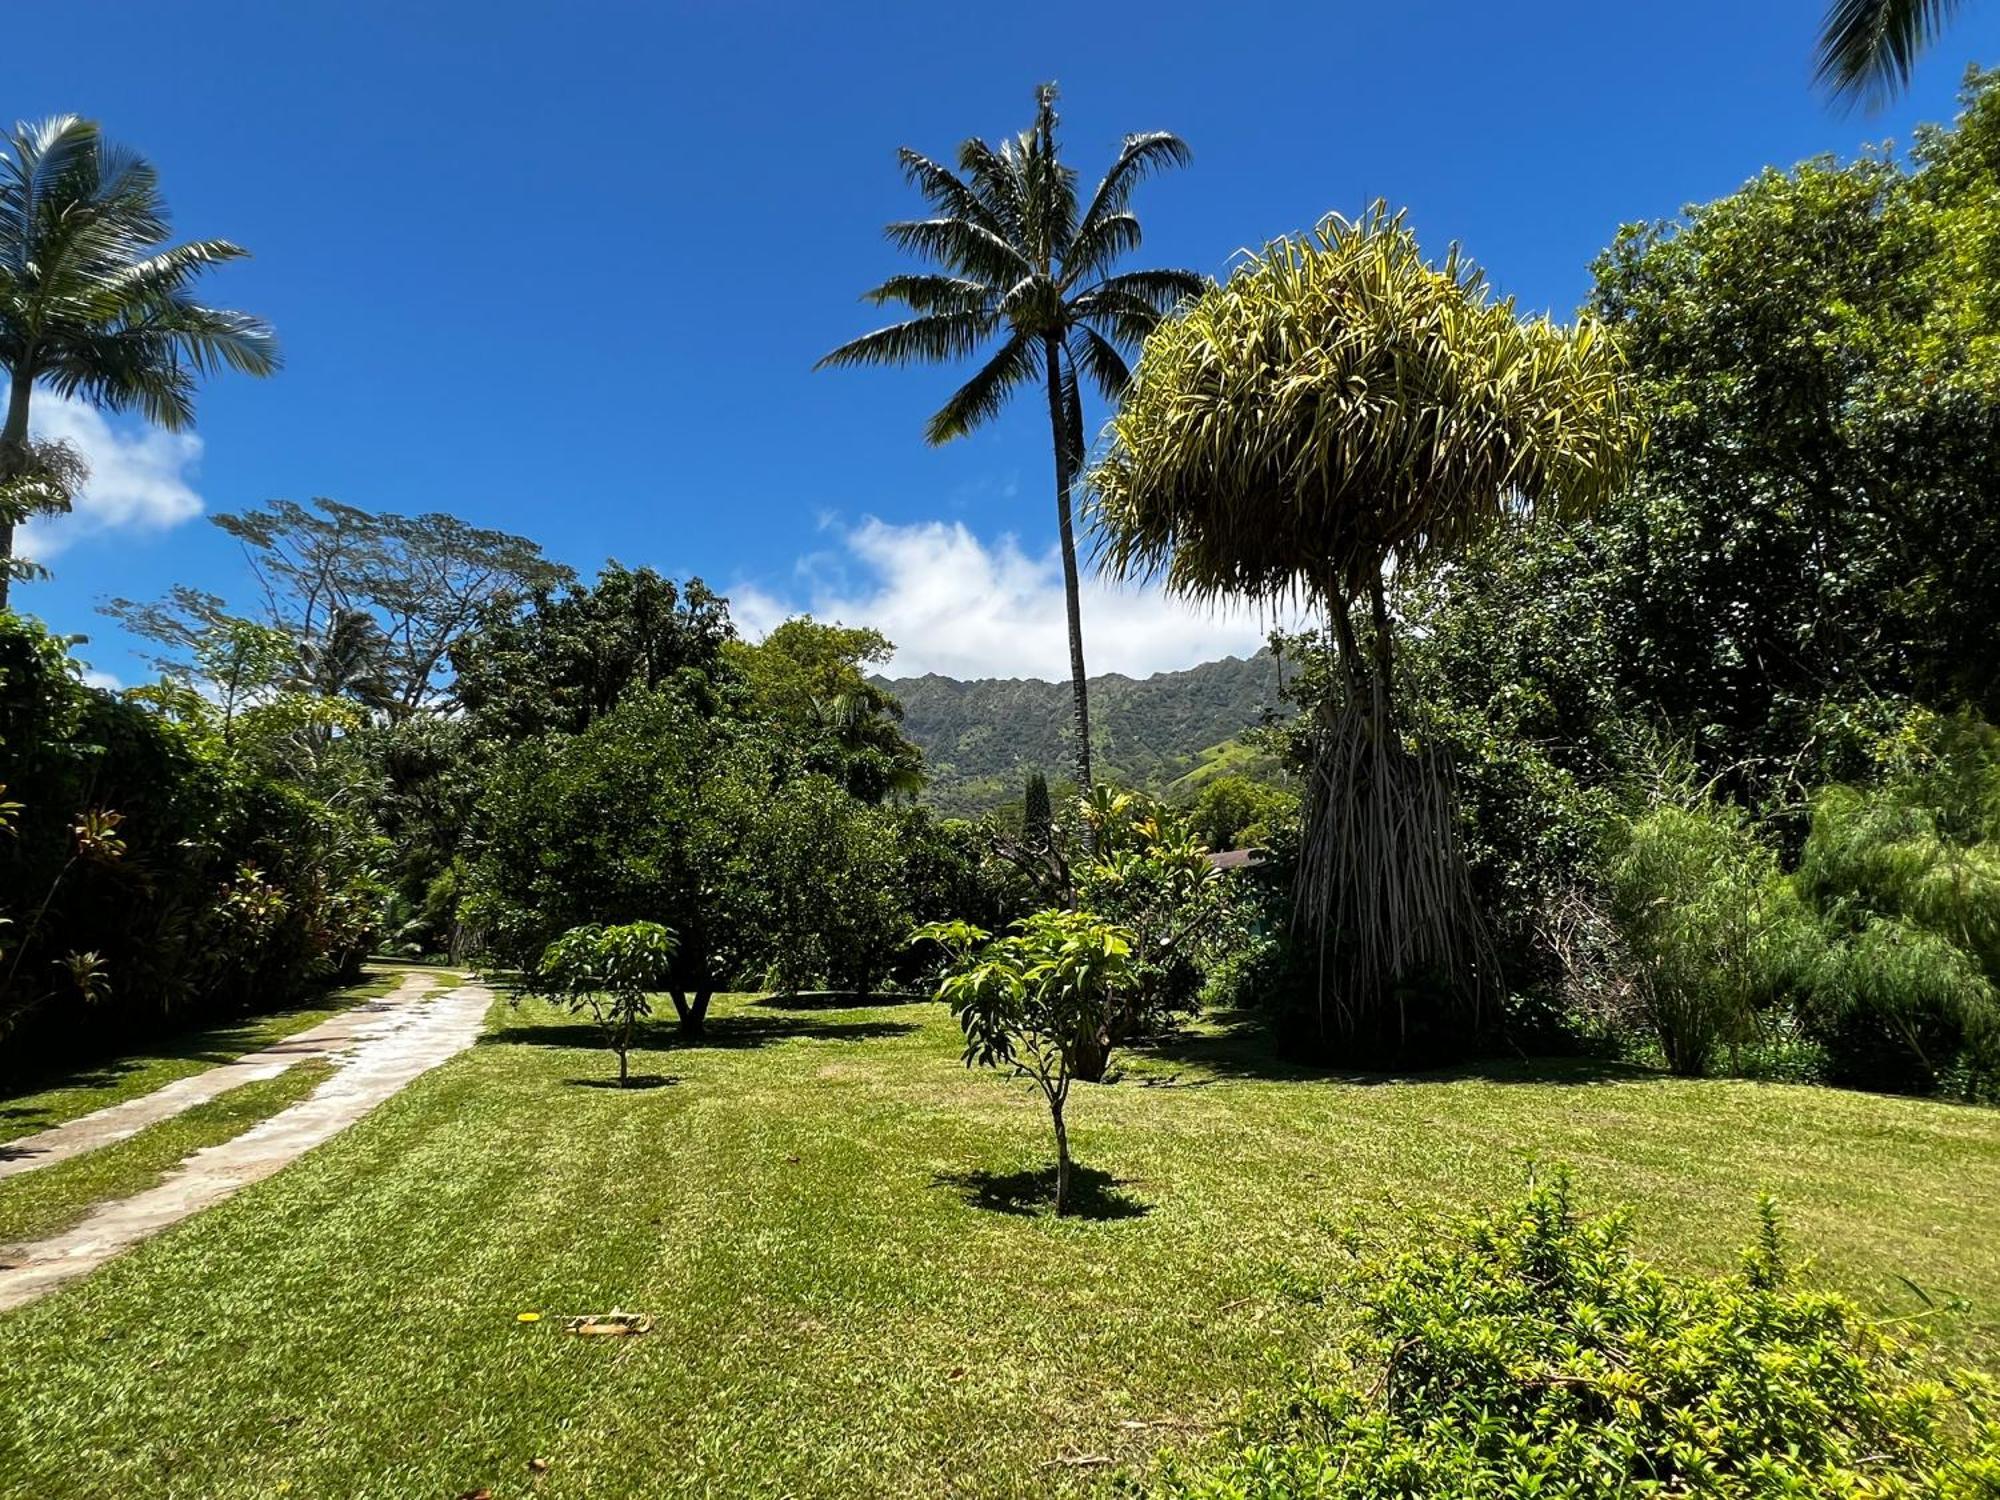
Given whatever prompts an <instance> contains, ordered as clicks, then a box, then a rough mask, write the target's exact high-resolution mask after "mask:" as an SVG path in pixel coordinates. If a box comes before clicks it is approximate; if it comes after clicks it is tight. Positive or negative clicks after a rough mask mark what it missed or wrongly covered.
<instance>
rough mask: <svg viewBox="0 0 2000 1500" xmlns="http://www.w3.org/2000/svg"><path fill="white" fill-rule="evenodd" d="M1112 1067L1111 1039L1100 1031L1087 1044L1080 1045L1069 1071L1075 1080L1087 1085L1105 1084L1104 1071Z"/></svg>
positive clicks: (1071, 1060) (1071, 1059)
mask: <svg viewBox="0 0 2000 1500" xmlns="http://www.w3.org/2000/svg"><path fill="white" fill-rule="evenodd" d="M1110 1066H1111V1039H1110V1038H1109V1037H1108V1036H1106V1035H1105V1034H1104V1033H1103V1032H1102V1031H1100V1032H1099V1033H1098V1034H1097V1035H1096V1036H1094V1037H1092V1038H1091V1039H1090V1040H1089V1041H1087V1042H1082V1043H1079V1044H1078V1046H1077V1048H1076V1053H1075V1055H1074V1056H1073V1057H1071V1058H1070V1064H1069V1071H1070V1075H1071V1076H1072V1077H1074V1078H1081V1079H1082V1080H1083V1081H1084V1082H1085V1083H1102V1082H1104V1070H1105V1069H1106V1068H1108V1067H1110Z"/></svg>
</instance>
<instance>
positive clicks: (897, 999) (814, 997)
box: [752, 990, 936, 1010]
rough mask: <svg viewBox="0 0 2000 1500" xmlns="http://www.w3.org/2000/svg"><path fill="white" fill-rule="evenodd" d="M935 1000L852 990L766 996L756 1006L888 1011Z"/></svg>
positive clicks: (899, 992) (902, 992)
mask: <svg viewBox="0 0 2000 1500" xmlns="http://www.w3.org/2000/svg"><path fill="white" fill-rule="evenodd" d="M934 998H936V997H935V996H932V995H926V994H920V993H918V992H916V991H914V990H892V991H889V992H887V993H876V994H870V995H861V994H857V993H855V992H854V991H852V990H798V991H795V992H794V993H792V994H789V995H766V996H765V997H764V998H763V999H762V1000H758V1001H754V1002H752V1003H753V1004H755V1005H757V1006H758V1007H759V1008H761V1009H764V1010H884V1009H887V1008H888V1007H890V1006H892V1005H924V1004H928V1003H929V1002H930V1001H931V1000H933V999H934Z"/></svg>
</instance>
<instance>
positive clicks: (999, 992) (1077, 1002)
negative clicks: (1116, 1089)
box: [917, 908, 1132, 1217]
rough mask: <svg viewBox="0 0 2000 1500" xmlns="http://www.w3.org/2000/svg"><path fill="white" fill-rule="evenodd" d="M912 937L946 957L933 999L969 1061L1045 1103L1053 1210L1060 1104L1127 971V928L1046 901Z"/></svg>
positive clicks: (1066, 1164)
mask: <svg viewBox="0 0 2000 1500" xmlns="http://www.w3.org/2000/svg"><path fill="white" fill-rule="evenodd" d="M917 937H918V938H919V939H930V940H932V941H935V942H938V943H941V944H943V945H944V948H945V951H946V952H947V953H948V954H949V955H950V958H949V967H948V968H947V970H946V973H945V977H944V978H943V980H942V981H941V982H940V983H939V985H938V998H939V999H940V1000H942V1001H944V1002H945V1004H947V1005H948V1006H950V1007H951V1012H952V1014H953V1015H954V1016H956V1017H957V1018H958V1024H959V1026H960V1027H961V1028H962V1029H963V1030H964V1032H965V1064H966V1066H967V1067H972V1066H974V1065H978V1066H981V1067H989V1068H998V1067H1011V1068H1012V1069H1013V1070H1014V1071H1015V1072H1016V1073H1019V1074H1022V1075H1023V1076H1025V1077H1028V1078H1032V1079H1033V1080H1034V1081H1035V1084H1036V1086H1037V1087H1039V1088H1040V1089H1041V1091H1042V1097H1043V1098H1044V1099H1046V1100H1047V1101H1048V1106H1049V1118H1050V1120H1051V1122H1052V1123H1053V1124H1054V1126H1055V1133H1056V1215H1057V1217H1061V1216H1062V1215H1063V1214H1064V1213H1065V1212H1066V1211H1067V1209H1068V1207H1069V1177H1070V1159H1069V1130H1068V1127H1067V1125H1066V1123H1065V1121H1064V1119H1063V1108H1064V1106H1065V1105H1066V1104H1067V1103H1068V1102H1069V1086H1070V1083H1071V1081H1072V1080H1073V1079H1074V1078H1075V1077H1076V1076H1077V1062H1078V1059H1079V1058H1081V1057H1082V1056H1083V1055H1085V1054H1086V1053H1087V1052H1088V1051H1089V1050H1090V1049H1091V1048H1092V1047H1094V1046H1095V1045H1096V1042H1097V1035H1098V1030H1099V1027H1100V1026H1101V1025H1102V1024H1103V1020H1104V1016H1105V1014H1106V1011H1107V1009H1108V1007H1109V1005H1110V1003H1111V1000H1112V997H1113V996H1114V995H1116V994H1117V993H1118V990H1119V988H1120V986H1121V985H1123V984H1124V982H1125V981H1126V979H1127V977H1128V975H1129V973H1130V969H1131V954H1132V935H1131V934H1130V933H1129V932H1127V931H1126V930H1125V929H1124V928H1122V927H1118V926H1116V925H1114V924H1113V923H1110V922H1106V921H1105V920H1103V919H1102V918H1101V917H1097V916H1094V915H1092V914H1091V913H1090V912H1083V911H1066V910H1062V909H1060V908H1052V909H1050V910H1047V911H1038V912H1035V913H1033V914H1032V915H1030V916H1027V917H1024V918H1022V919H1021V920H1020V921H1019V922H1017V923H1015V924H1014V932H1013V933H1012V934H1010V935H1009V936H1006V937H998V938H996V937H994V936H993V934H991V933H990V932H988V931H986V930H985V929H984V928H982V927H975V926H973V925H972V924H971V923H970V922H934V923H932V924H931V925H930V926H928V927H924V928H921V929H919V931H918V933H917Z"/></svg>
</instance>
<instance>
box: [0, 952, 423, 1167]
mask: <svg viewBox="0 0 2000 1500" xmlns="http://www.w3.org/2000/svg"><path fill="white" fill-rule="evenodd" d="M437 982H438V981H437V977H436V976H434V975H430V974H416V973H413V974H409V975H406V976H405V977H404V979H403V982H402V983H401V984H399V985H397V986H396V988H395V989H393V990H391V991H390V992H389V993H388V994H386V995H383V996H381V997H380V998H378V999H374V1000H367V1001H363V1002H362V1003H361V1004H359V1005H356V1006H353V1007H352V1008H350V1009H348V1010H344V1011H342V1012H341V1013H340V1014H339V1015H337V1016H332V1017H329V1018H328V1019H327V1020H324V1021H322V1022H320V1023H319V1025H317V1026H313V1027H310V1028H308V1029H307V1030H305V1031H300V1032H295V1033H294V1034H293V1035H291V1036H288V1037H286V1038H285V1039H284V1040H283V1041H281V1042H274V1043H272V1044H271V1045H270V1046H268V1047H266V1048H264V1049H263V1050H262V1051H260V1052H246V1053H244V1054H243V1056H241V1057H239V1058H237V1059H236V1060H235V1061H234V1062H226V1063H222V1064H219V1065H218V1066H216V1067H213V1068H210V1069H209V1070H208V1071H207V1072H205V1073H195V1074H191V1075H190V1076H188V1077H186V1078H176V1079H175V1080H174V1081H173V1082H172V1083H169V1084H163V1085H161V1086H160V1087H159V1088H157V1089H154V1090H153V1092H152V1093H150V1094H141V1095H140V1096H139V1097H138V1098H136V1099H126V1100H124V1101H123V1102H121V1103H118V1104H110V1105H106V1106H105V1107H104V1108H103V1109H99V1110H93V1111H92V1112H91V1113H90V1114H87V1115H79V1116H77V1118H76V1119H74V1120H68V1121H65V1122H64V1123H63V1124H61V1125H58V1126H56V1127H55V1128H54V1129H52V1130H44V1131H41V1132H40V1133H39V1134H36V1135H30V1136H23V1137H21V1138H20V1139H19V1140H13V1141H4V1142H0V1181H5V1180H6V1179H7V1178H9V1177H13V1176H16V1175H17V1174H19V1173H22V1172H32V1171H34V1170H35V1169H36V1168H37V1167H52V1166H54V1165H55V1164H56V1163H57V1162H59V1161H67V1160H69V1158H71V1157H72V1156H81V1155H83V1153H84V1152H86V1151H95V1150H97V1149H98V1148H99V1147H100V1146H110V1145H115V1144H116V1143H117V1142H119V1141H122V1140H125V1139H126V1138H127V1137H130V1136H135V1135H137V1134H138V1133H139V1132H140V1131H142V1130H144V1129H145V1128H146V1127H147V1126H149V1125H157V1124H159V1123H160V1122H161V1121H162V1120H171V1119H172V1118H173V1117H174V1116H175V1115H177V1114H180V1113H181V1112H182V1111H183V1110H187V1109H192V1108H193V1107H194V1106H195V1105H197V1104H205V1103H207V1102H208V1101H209V1100H210V1099H213V1098H215V1097H216V1096H217V1095H219V1094H226V1093H228V1092H229V1091H230V1090H231V1089H235V1088H241V1087H242V1086H243V1085H244V1084H246V1083H256V1082H258V1081H260V1080H262V1079H265V1078H276V1077H277V1076H278V1075H279V1074H280V1073H282V1072H284V1071H285V1070H286V1069H287V1068H289V1067H291V1066H292V1064H294V1063H296V1062H301V1061H303V1060H304V1059H306V1058H308V1057H327V1056H330V1055H332V1054H333V1053H335V1052H338V1051H340V1050H341V1049H342V1048H345V1047H350V1046H352V1045H354V1043H356V1042H358V1041H363V1040H365V1039H366V1038H368V1037H370V1036H373V1035H375V1034H376V1033H377V1032H379V1031H380V1030H382V1029H383V1027H385V1026H393V1025H394V1024H395V1022H396V1016H397V1013H398V1012H399V1011H400V1010H401V1009H402V1007H403V1006H404V1005H406V1004H407V1003H408V1002H410V1001H412V1000H415V999H417V998H418V997H419V996H421V995H423V994H425V993H427V992H428V991H429V990H430V989H431V988H432V987H433V986H434V985H435V984H436V983H437Z"/></svg>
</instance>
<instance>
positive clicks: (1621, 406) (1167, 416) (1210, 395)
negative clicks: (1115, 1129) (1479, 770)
mask: <svg viewBox="0 0 2000 1500" xmlns="http://www.w3.org/2000/svg"><path fill="white" fill-rule="evenodd" d="M1621 376H1622V362H1621V361H1620V359H1619V357H1618V355H1617V352H1616V351H1615V349H1614V348H1613V347H1612V344H1611V342H1610V340H1609V339H1608V338H1607V337H1606V336H1605V335H1604V334H1603V333H1602V332H1601V331H1600V330H1599V329H1597V328H1596V327H1595V326H1593V325H1591V324H1587V323H1586V324H1582V325H1579V326H1578V327H1575V328H1566V327H1561V326H1558V325H1556V324H1554V323H1551V322H1549V321H1548V320H1547V319H1529V320H1524V319H1522V318H1520V317H1518V316H1517V315H1516V314H1515V311H1514V307H1513V304H1512V303H1511V302H1510V301H1496V300H1495V299H1494V298H1493V297H1492V296H1491V295H1490V294H1489V292H1488V290H1487V286H1486V282H1485V280H1484V278H1483V277H1482V276H1481V274H1480V273H1479V271H1478V270H1477V269H1476V268H1475V267H1473V266H1472V265H1471V264H1470V263H1469V262H1468V261H1466V260H1464V259H1463V258H1462V257H1461V256H1460V255H1459V253H1458V250H1457V248H1456V247H1454V248H1453V249H1452V251H1451V252H1450V254H1449V255H1447V256H1446V258H1445V260H1444V261H1443V262H1442V263H1441V264H1439V265H1436V266H1433V265H1431V264H1429V263H1427V262H1426V261H1425V260H1424V259H1423V256H1422V254H1421V253H1420V251H1419V250H1418V247H1417V242H1416V238H1415V236H1414V235H1413V234H1412V233H1411V232H1410V230H1409V228H1408V227H1407V226H1406V225H1405V223H1404V221H1403V218H1402V216H1401V215H1400V214H1396V215H1391V214H1390V213H1389V212H1388V211H1387V209H1386V208H1385V207H1384V206H1383V205H1381V204H1379V203H1378V204H1376V205H1375V206H1374V207H1373V208H1372V209H1370V210H1369V212H1368V213H1367V214H1365V215H1363V216H1362V217H1361V218H1360V219H1359V220H1357V221H1354V222H1349V221H1347V220H1344V219H1341V218H1339V217H1337V216H1336V217H1333V218H1329V219H1328V220H1326V221H1325V222H1324V223H1323V224H1322V225H1321V226H1320V228H1319V230H1318V232H1317V233H1316V234H1315V235H1314V236H1312V237H1311V238H1309V239H1308V238H1300V239H1285V240H1280V241H1278V242H1276V243H1275V244H1273V245H1271V246H1269V247H1268V248H1267V249H1266V250H1265V251H1264V252H1263V253H1262V254H1261V255H1259V256H1256V257H1254V258H1251V259H1250V260H1248V261H1247V262H1246V263H1245V264H1244V265H1242V266H1241V267H1240V268H1239V269H1238V270H1237V272H1236V273H1235V275H1233V276H1232V277H1231V278H1230V280H1229V282H1228V283H1227V285H1224V286H1220V287H1215V288H1212V289H1211V290H1209V291H1208V292H1206V293H1204V294H1203V295H1202V296H1201V297H1200V298H1198V299H1197V300H1196V301H1195V302H1193V303H1192V304H1190V305H1189V306H1188V307H1187V308H1186V309H1185V310H1184V311H1183V312H1182V313H1181V314H1179V315H1178V316H1176V317H1174V318H1172V319H1170V320H1168V321H1167V322H1165V323H1162V324H1161V325H1160V327H1159V329H1158V330H1157V331H1156V332H1155V333H1154V334H1153V336H1152V337H1151V338H1150V339H1148V340H1147V342H1146V346H1145V350H1144V352H1143V354H1142V355H1141V357H1140V360H1139V365H1138V369H1137V371H1136V372H1135V374H1134V376H1133V379H1132V382H1131V385H1130V387H1129V388H1128V389H1127V391H1126V393H1125V399H1124V401H1123V403H1122V404H1121V405H1120V408H1119V411H1118V414H1117V416H1116V417H1115V418H1114V419H1113V421H1112V428H1111V432H1112V438H1111V444H1110V447H1109V450H1108V451H1107V453H1106V455H1105V457H1104V459H1103V461H1102V462H1101V463H1100V464H1099V466H1098V467H1097V469H1096V471H1095V472H1094V473H1093V475H1092V476H1091V484H1092V491H1091V493H1092V499H1093V504H1094V510H1093V515H1092V520H1093V522H1094V524H1095V526H1096V528H1097V531H1098V536H1099V539H1100V541H1101V543H1102V551H1101V554H1100V555H1101V557H1102V560H1103V562H1104V563H1105V565H1106V567H1107V568H1108V570H1109V571H1110V572H1112V573H1113V574H1115V575H1119V576H1125V577H1133V576H1142V577H1143V576H1152V575H1157V576H1160V577H1163V578H1164V579H1165V581H1166V584H1167V586H1168V587H1169V588H1170V589H1171V590H1173V591H1175V592H1177V593H1180V594H1182V595H1185V596H1189V597H1193V598H1197V599H1207V600H1212V599H1217V598H1222V597H1233V598H1248V599H1252V600H1259V601H1265V602H1286V601H1294V600H1300V599H1303V600H1306V601H1308V602H1310V603H1311V604H1313V605H1315V606H1317V607H1318V609H1319V610H1321V611H1322V612H1323V614H1324V617H1325V619H1326V622H1327V629H1328V634H1329V636H1330V637H1331V640H1332V641H1333V642H1334V643H1335V644H1334V647H1333V650H1334V651H1335V653H1336V655H1335V657H1334V660H1333V661H1332V662H1331V663H1330V666H1331V667H1332V669H1333V674H1332V675H1333V679H1334V680H1333V684H1332V686H1331V690H1330V692H1329V694H1328V696H1327V699H1326V701H1325V704H1324V706H1323V709H1322V714H1321V718H1320V721H1319V722H1318V723H1317V724H1316V726H1315V730H1316V734H1317V738H1318V746H1317V750H1316V755H1315V765H1314V768H1313V774H1312V778H1311V781H1310V783H1309V788H1308V796H1307V797H1306V799H1305V800H1306V826H1305V840H1304V843H1303V845H1302V848H1301V853H1300V860H1299V870H1298V879H1297V884H1296V886H1295V892H1294V893H1295V900H1296V909H1297V917H1298V921H1299V925H1300V926H1301V927H1302V928H1305V929H1308V930H1309V933H1310V936H1311V940H1312V941H1313V942H1314V943H1315V944H1317V945H1319V948H1320V952H1321V954H1322V965H1321V969H1322V978H1323V981H1324V979H1325V976H1326V973H1327V970H1328V968H1329V967H1331V968H1332V969H1333V970H1334V971H1335V975H1336V983H1335V999H1336V1007H1335V1010H1334V1012H1333V1013H1332V1014H1331V1015H1329V1013H1328V1012H1327V1009H1326V1007H1325V1002H1324V982H1323V987H1322V997H1323V998H1322V1007H1321V1024H1322V1028H1323V1030H1324V1031H1325V1032H1326V1033H1327V1039H1328V1040H1330V1041H1341V1042H1346V1043H1350V1044H1355V1045H1359V1046H1365V1047H1368V1048H1371V1049H1375V1050H1380V1051H1387V1052H1392V1053H1393V1052H1398V1051H1400V1050H1401V1049H1402V1047H1403V1045H1404V1043H1405V1041H1406V1037H1407V1031H1408V1029H1412V1028H1409V1026H1408V1023H1409V1022H1410V1021H1411V1019H1412V1018H1411V1017H1410V1016H1409V1015H1408V1014H1407V1013H1406V1009H1405V1005H1406V999H1405V997H1406V995H1407V994H1409V993H1410V991H1411V988H1412V986H1414V985H1417V984H1420V983H1430V982H1435V981H1442V982H1443V983H1444V984H1445V985H1446V986H1447V987H1448V990H1449V991H1450V992H1451V993H1453V994H1455V995H1456V997H1457V999H1458V1000H1459V1001H1460V1002H1464V1004H1463V1005H1462V1007H1460V1008H1459V1010H1458V1011H1457V1013H1452V1014H1442V1013H1438V1014H1426V1015H1423V1016H1420V1017H1417V1018H1415V1019H1416V1020H1417V1021H1418V1022H1419V1023H1420V1024H1419V1025H1418V1026H1417V1027H1416V1028H1413V1029H1415V1030H1417V1031H1419V1032H1421V1031H1424V1030H1430V1031H1432V1032H1433V1035H1432V1037H1431V1040H1442V1038H1441V1037H1438V1036H1436V1034H1435V1033H1436V1031H1437V1030H1438V1029H1446V1030H1450V1031H1454V1032H1459V1031H1462V1030H1463V1028H1464V1027H1465V1026H1466V1025H1467V1024H1476V1019H1477V1010H1478V1002H1479V1000H1480V998H1481V997H1482V996H1483V995H1485V994H1489V993H1491V990H1492V986H1493V982H1494V979H1495V976H1494V974H1493V973H1492V962H1491V945H1490V943H1489V942H1488V941H1487V939H1486V936H1485V929H1484V925H1483V923H1482V921H1481V918H1480V915H1479V912H1478V908H1477V905H1476V903H1474V901H1473V899H1472V891H1471V885H1470V880H1469V877H1468V875H1467V873H1466V869H1465V863H1464V860H1463V858H1462V856H1461V855H1460V853H1459V850H1458V847H1457V842H1456V833H1455V828H1456V817H1455V809H1454V807H1453V805H1452V795H1451V779H1450V775H1449V767H1448V766H1447V765H1445V764H1444V763H1443V762H1442V760H1441V758H1440V757H1439V755H1438V754H1437V753H1436V752H1434V751H1431V750H1429V749H1427V748H1425V744H1424V736H1423V735H1422V732H1421V731H1422V726H1421V725H1419V724H1413V723H1409V722H1404V721H1402V720H1401V718H1400V716H1399V714H1398V713H1397V706H1396V694H1395V632H1394V625H1393V620H1392V618H1391V613H1390V609H1389V602H1388V596H1387V587H1388V582H1389V578H1390V575H1391V573H1392V571H1394V570H1408V569H1415V568H1420V567H1423V566H1425V565H1426V564H1428V563H1429V562H1430V561H1432V560H1433V559H1435V558H1448V557H1450V556H1451V555H1453V554H1454V553H1456V552H1458V551H1459V550H1460V549H1461V548H1462V547H1463V546H1464V545H1465V544H1466V543H1467V542H1468V541H1470V540H1471V539H1472V538H1473V537H1475V536H1477V535H1478V534H1480V533H1481V532H1482V531H1484V530H1486V529H1487V528H1489V527H1492V526H1494V525H1497V524H1499V523H1500V522H1501V521H1502V520H1503V519H1504V518H1508V517H1522V518H1530V519H1532V518H1533V517H1536V516H1543V517H1547V516H1555V517H1562V516H1567V515H1570V514H1574V513H1577V512H1579V511H1580V510H1582V509H1583V508H1585V507H1587V506H1589V505H1590V504H1592V503H1594V502H1595V501H1596V500H1597V499H1598V498H1600V497H1602V496H1604V495H1605V494H1607V493H1609V492H1610V491H1611V490H1612V489H1614V488H1615V487H1616V486H1617V485H1618V484H1620V483H1621V482H1622V480H1623V478H1624V475H1625V472H1626V468H1627V464H1628V461H1629V455H1630V453H1631V451H1632V449H1633V447H1634V446H1635V430H1634V423H1633V418H1632V414H1631V408H1630V405H1629V399H1628V397H1627V396H1626V394H1625V389H1624V383H1623V380H1622V378H1621ZM1413 746H1414V748H1412V747H1413ZM1410 1039H1411V1040H1414V1038H1410Z"/></svg>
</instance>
